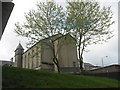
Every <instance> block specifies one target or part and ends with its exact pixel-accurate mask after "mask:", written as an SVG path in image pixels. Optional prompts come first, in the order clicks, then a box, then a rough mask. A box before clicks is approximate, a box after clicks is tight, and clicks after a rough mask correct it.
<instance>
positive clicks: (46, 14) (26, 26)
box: [15, 1, 65, 46]
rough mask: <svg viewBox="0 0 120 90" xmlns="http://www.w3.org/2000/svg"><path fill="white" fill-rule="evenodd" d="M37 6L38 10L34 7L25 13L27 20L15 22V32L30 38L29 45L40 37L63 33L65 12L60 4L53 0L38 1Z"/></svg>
mask: <svg viewBox="0 0 120 90" xmlns="http://www.w3.org/2000/svg"><path fill="white" fill-rule="evenodd" d="M36 6H37V9H36V10H34V9H32V10H30V11H29V12H28V13H26V14H25V18H26V22H24V23H23V24H19V22H17V23H16V24H15V26H16V28H15V32H16V33H17V34H18V35H19V36H23V37H27V38H28V40H29V42H28V46H31V45H33V44H34V43H36V42H38V41H39V40H40V39H43V38H46V37H50V36H52V35H55V34H58V33H62V28H63V27H64V22H65V21H64V20H65V12H64V11H63V8H62V7H61V6H60V5H58V4H56V3H55V2H54V1H51V2H46V3H45V2H38V3H37V4H36Z"/></svg>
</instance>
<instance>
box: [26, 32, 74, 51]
mask: <svg viewBox="0 0 120 90" xmlns="http://www.w3.org/2000/svg"><path fill="white" fill-rule="evenodd" d="M67 35H70V34H69V33H67V34H65V35H63V34H61V33H58V34H55V35H53V36H50V37H47V38H44V39H41V40H39V41H38V42H36V43H35V44H34V45H33V46H31V47H30V48H28V49H27V50H26V51H25V52H24V53H26V52H27V51H28V50H30V49H31V48H32V47H34V46H35V45H37V44H38V43H39V42H41V41H45V40H47V39H50V38H51V39H52V40H53V41H56V40H58V39H60V38H62V37H64V36H67ZM70 36H71V35H70ZM71 37H72V36H71ZM72 38H73V37H72ZM73 39H74V40H75V38H73Z"/></svg>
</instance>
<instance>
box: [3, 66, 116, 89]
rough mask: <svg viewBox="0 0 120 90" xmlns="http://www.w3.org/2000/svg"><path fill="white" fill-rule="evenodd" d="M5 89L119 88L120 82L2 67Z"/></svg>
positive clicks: (101, 78)
mask: <svg viewBox="0 0 120 90" xmlns="http://www.w3.org/2000/svg"><path fill="white" fill-rule="evenodd" d="M2 69H3V70H2V85H3V86H2V87H3V88H21V87H22V88H107V87H109V88H117V87H118V81H117V80H114V79H108V78H103V77H95V76H83V75H71V74H58V73H54V72H47V71H37V70H29V69H23V68H15V67H8V66H4V67H2Z"/></svg>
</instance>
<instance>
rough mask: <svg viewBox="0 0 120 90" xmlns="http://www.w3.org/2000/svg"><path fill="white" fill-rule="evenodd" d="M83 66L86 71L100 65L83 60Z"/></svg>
mask: <svg viewBox="0 0 120 90" xmlns="http://www.w3.org/2000/svg"><path fill="white" fill-rule="evenodd" d="M83 66H84V70H86V71H88V70H93V69H97V68H100V66H94V65H92V64H90V63H85V62H84V65H83Z"/></svg>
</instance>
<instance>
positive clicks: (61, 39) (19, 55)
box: [15, 34, 79, 72]
mask: <svg viewBox="0 0 120 90" xmlns="http://www.w3.org/2000/svg"><path fill="white" fill-rule="evenodd" d="M49 38H52V40H53V41H54V49H55V53H56V56H57V58H58V62H59V66H60V70H61V71H63V72H64V71H65V72H74V71H76V72H78V71H79V66H78V62H77V60H78V59H77V47H76V41H75V39H74V38H73V37H72V36H71V35H70V34H66V35H62V34H57V35H54V36H51V37H49ZM49 38H45V39H42V40H40V41H39V42H37V43H36V44H35V45H33V46H32V47H30V48H29V49H28V50H27V51H25V52H24V49H23V47H22V45H21V44H20V43H19V45H18V47H17V48H16V50H15V66H16V67H22V68H29V69H44V70H52V71H57V68H56V65H55V64H54V62H53V51H52V49H51V48H50V45H51V44H50V43H51V42H50V39H49Z"/></svg>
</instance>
